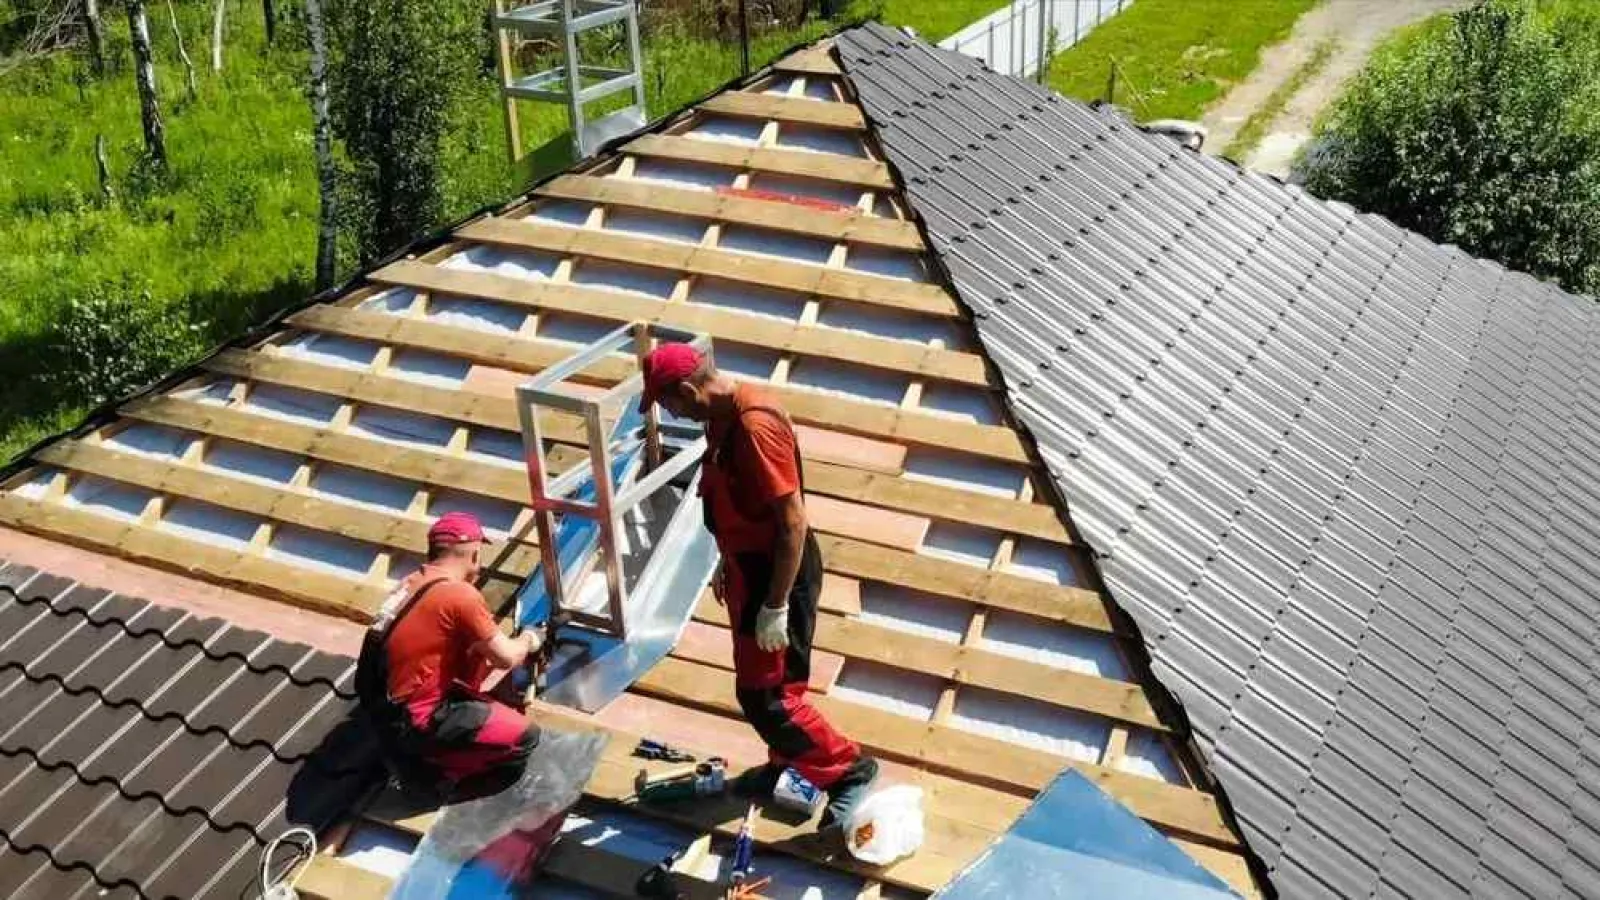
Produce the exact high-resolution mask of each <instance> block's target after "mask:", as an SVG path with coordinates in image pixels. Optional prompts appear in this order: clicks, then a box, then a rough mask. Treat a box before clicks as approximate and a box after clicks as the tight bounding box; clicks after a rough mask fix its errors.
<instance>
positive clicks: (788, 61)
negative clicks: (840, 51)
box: [772, 45, 843, 75]
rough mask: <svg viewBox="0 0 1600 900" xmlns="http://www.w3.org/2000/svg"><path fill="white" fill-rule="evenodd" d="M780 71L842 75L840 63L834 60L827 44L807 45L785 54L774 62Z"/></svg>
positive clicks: (774, 65)
mask: <svg viewBox="0 0 1600 900" xmlns="http://www.w3.org/2000/svg"><path fill="white" fill-rule="evenodd" d="M772 67H773V68H774V69H776V70H778V71H779V72H794V73H796V74H799V75H840V74H843V73H841V72H840V71H839V64H838V63H836V62H834V61H833V56H832V54H830V53H829V52H828V48H827V46H820V45H819V46H815V47H807V48H805V49H803V50H796V51H795V52H793V53H791V54H789V55H788V56H785V57H784V58H783V59H780V60H778V61H777V62H775V63H773V64H772Z"/></svg>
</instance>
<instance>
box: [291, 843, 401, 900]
mask: <svg viewBox="0 0 1600 900" xmlns="http://www.w3.org/2000/svg"><path fill="white" fill-rule="evenodd" d="M392 887H394V882H392V881H390V880H389V879H387V878H385V877H383V876H382V875H379V874H377V873H376V872H369V871H367V870H366V869H363V868H361V867H359V866H356V865H352V864H350V863H347V862H345V861H343V860H341V859H338V858H337V857H333V856H328V855H326V854H321V853H319V854H317V855H316V856H313V857H312V858H311V862H310V863H309V864H307V865H306V867H305V869H304V870H303V871H302V872H301V874H300V878H299V880H298V881H296V882H295V885H294V889H295V893H297V894H298V895H299V896H300V897H301V898H302V900H383V898H385V897H387V896H389V890H390V889H391V888H392Z"/></svg>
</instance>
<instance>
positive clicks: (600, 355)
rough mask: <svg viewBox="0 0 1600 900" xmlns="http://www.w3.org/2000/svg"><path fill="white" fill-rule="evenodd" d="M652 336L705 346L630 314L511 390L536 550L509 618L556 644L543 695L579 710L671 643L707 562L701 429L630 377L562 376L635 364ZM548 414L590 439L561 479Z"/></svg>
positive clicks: (599, 701)
mask: <svg viewBox="0 0 1600 900" xmlns="http://www.w3.org/2000/svg"><path fill="white" fill-rule="evenodd" d="M656 341H676V342H681V343H686V344H689V345H691V346H693V347H695V348H696V349H698V350H700V351H701V352H702V353H705V354H706V355H707V356H708V357H709V356H710V355H711V352H712V350H711V340H710V338H709V337H707V336H705V335H700V334H693V333H690V332H684V331H678V330H675V329H671V328H665V327H661V326H657V325H650V324H647V323H642V322H636V323H633V324H631V325H626V326H623V327H621V328H618V329H617V330H615V331H613V332H611V333H610V334H608V335H606V336H605V337H603V338H601V339H600V340H598V341H596V342H594V343H593V344H590V345H589V346H587V347H585V348H584V349H582V350H580V351H578V352H577V353H575V354H573V355H572V356H571V357H569V358H568V359H566V360H563V361H562V362H560V363H558V364H557V365H555V366H552V367H550V368H548V369H546V370H544V371H543V372H541V373H540V374H539V375H538V376H537V377H535V378H533V379H532V380H530V381H529V382H527V383H526V384H524V385H522V386H521V387H519V388H518V389H517V408H518V412H519V414H520V417H521V421H522V436H523V450H524V454H525V458H526V461H527V465H528V483H529V487H530V490H531V493H532V504H531V505H532V507H533V510H534V517H535V521H534V524H535V528H536V530H537V532H538V536H539V559H540V562H539V566H538V569H537V570H536V571H535V572H533V573H532V574H531V575H530V576H529V578H528V580H527V581H526V582H524V583H523V585H522V586H521V588H519V589H518V591H517V597H516V608H517V622H518V625H519V627H522V628H545V629H546V630H547V631H549V632H550V637H551V639H552V640H553V641H554V644H553V647H552V649H551V650H550V651H549V652H550V654H551V656H550V661H549V665H548V667H547V669H546V672H545V679H544V681H545V683H544V688H543V691H542V693H541V696H542V697H543V698H544V699H546V700H548V701H550V702H553V703H560V704H563V705H566V706H572V707H576V708H578V709H582V710H585V711H588V712H593V711H594V710H596V709H599V708H600V707H601V706H604V705H605V704H606V703H608V702H610V701H611V700H612V699H613V698H615V697H616V696H617V695H618V694H620V693H621V692H622V691H623V690H625V689H626V688H627V687H628V685H629V684H632V683H633V681H634V680H635V679H636V678H638V677H639V675H641V674H642V673H643V672H644V671H645V670H647V669H648V668H649V667H650V666H652V665H654V664H655V663H656V662H657V661H659V660H660V659H661V658H662V657H664V656H665V655H666V654H667V652H668V651H669V650H671V649H672V646H673V644H675V643H676V642H677V640H678V636H679V635H680V634H681V633H682V631H683V627H684V625H685V623H687V622H688V620H689V615H690V613H691V612H692V611H693V609H694V604H695V601H696V600H697V599H698V598H699V596H700V594H701V592H702V591H703V590H704V589H705V587H706V585H707V584H709V583H710V580H711V574H712V572H713V571H714V569H715V568H716V565H717V560H718V557H717V550H716V544H715V542H714V541H713V540H712V539H711V535H710V534H709V533H708V532H707V531H706V529H705V526H704V524H703V521H702V516H701V512H700V503H699V500H698V496H697V494H698V492H697V488H698V485H699V477H700V473H699V462H700V458H701V456H702V455H703V454H704V452H705V446H706V443H705V438H704V436H703V435H702V434H701V433H700V429H699V428H698V427H696V426H692V425H691V424H690V423H672V424H669V425H663V424H662V423H661V422H659V421H658V420H657V415H656V412H655V410H648V411H645V412H640V411H639V409H638V402H639V396H640V394H641V393H642V391H643V388H644V383H643V378H642V377H641V376H640V375H638V374H634V375H633V376H631V377H629V378H627V379H625V380H623V381H622V382H620V383H618V384H616V385H615V386H613V387H611V388H610V389H609V390H607V391H605V392H604V393H600V394H598V395H597V394H596V393H595V392H594V391H592V390H588V389H582V388H578V387H575V386H574V385H573V384H572V382H573V381H575V380H581V377H582V373H583V372H584V370H585V369H587V368H588V367H590V366H592V365H594V364H595V363H597V362H600V361H602V360H605V359H607V358H608V357H611V358H614V357H615V356H616V355H618V354H623V353H631V354H632V355H634V356H635V357H636V358H638V359H639V361H640V362H641V364H642V361H643V357H644V355H645V354H646V353H647V352H649V350H650V348H651V347H652V346H653V345H654V342H656ZM552 416H568V417H572V416H575V417H577V418H579V419H580V420H581V421H582V423H583V428H584V435H585V443H586V444H587V448H588V459H587V461H586V462H583V463H579V464H577V465H575V466H573V467H572V468H570V469H569V470H567V471H565V472H562V473H560V474H559V475H557V474H554V473H553V470H552V467H551V464H550V459H549V456H548V454H547V450H546V441H545V431H546V428H547V424H548V417H552Z"/></svg>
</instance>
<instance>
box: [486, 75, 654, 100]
mask: <svg viewBox="0 0 1600 900" xmlns="http://www.w3.org/2000/svg"><path fill="white" fill-rule="evenodd" d="M578 75H579V77H580V78H581V79H582V80H583V82H584V83H585V84H588V86H587V87H585V88H583V89H582V90H580V91H579V92H578V102H579V103H593V102H594V101H596V100H599V99H601V98H603V97H609V96H611V95H612V94H615V93H618V92H620V91H626V90H632V89H633V88H635V87H637V86H638V85H639V83H640V82H639V73H638V72H630V71H628V70H626V69H607V68H602V67H599V66H580V67H579V68H578ZM590 82H593V83H590ZM566 87H567V71H566V69H564V68H559V67H558V68H554V69H546V70H544V71H543V72H535V73H534V74H532V75H524V76H522V77H521V78H514V79H512V80H511V81H509V82H508V83H506V85H505V87H504V90H505V93H506V94H507V95H509V96H512V97H521V98H523V99H525V100H547V101H550V102H551V103H566V102H567V99H568V98H567V91H566Z"/></svg>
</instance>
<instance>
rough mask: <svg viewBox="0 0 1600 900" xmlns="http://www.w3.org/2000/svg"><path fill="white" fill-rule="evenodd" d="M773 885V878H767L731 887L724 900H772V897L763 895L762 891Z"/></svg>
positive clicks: (724, 895)
mask: <svg viewBox="0 0 1600 900" xmlns="http://www.w3.org/2000/svg"><path fill="white" fill-rule="evenodd" d="M771 883H772V877H771V876H768V877H766V878H757V879H756V880H755V881H747V882H745V883H744V884H734V885H729V886H728V891H727V893H725V894H723V895H722V896H723V898H724V900H772V898H771V897H768V896H767V895H766V894H763V893H761V889H762V888H764V887H766V886H767V885H769V884H771Z"/></svg>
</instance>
